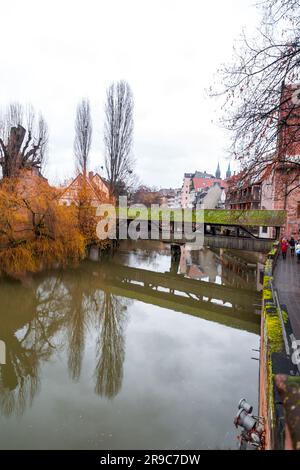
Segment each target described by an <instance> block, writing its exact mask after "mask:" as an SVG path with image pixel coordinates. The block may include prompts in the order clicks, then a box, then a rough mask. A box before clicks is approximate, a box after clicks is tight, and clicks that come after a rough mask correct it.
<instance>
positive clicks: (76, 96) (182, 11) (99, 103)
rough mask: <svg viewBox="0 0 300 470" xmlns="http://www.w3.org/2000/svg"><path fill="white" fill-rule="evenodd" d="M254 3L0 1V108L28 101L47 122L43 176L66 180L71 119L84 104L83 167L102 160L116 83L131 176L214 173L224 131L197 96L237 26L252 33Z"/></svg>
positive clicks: (175, 178)
mask: <svg viewBox="0 0 300 470" xmlns="http://www.w3.org/2000/svg"><path fill="white" fill-rule="evenodd" d="M253 4H254V0H214V1H209V0H207V1H206V0H204V1H201V0H84V1H83V0H81V1H77V0H72V1H70V0H51V1H50V0H47V1H46V0H44V1H40V0H39V1H38V0H26V1H24V0H14V1H12V0H2V1H1V27H0V44H1V66H0V105H1V107H3V106H5V105H6V104H7V103H9V102H10V101H20V102H22V103H24V104H26V103H32V105H33V106H34V107H35V109H36V110H39V111H41V112H42V113H43V114H44V116H45V118H46V120H47V122H48V125H49V131H50V146H49V162H48V166H47V170H46V173H47V176H48V177H49V178H50V180H51V181H58V180H60V181H61V180H63V179H64V178H66V177H70V175H71V174H73V173H74V158H73V139H74V119H75V111H76V106H77V103H78V101H79V100H80V99H81V97H85V96H86V97H88V98H90V101H91V107H92V117H93V146H92V152H91V164H90V166H91V169H95V168H96V167H100V166H101V165H103V163H104V158H103V110H104V103H105V93H106V88H107V86H108V85H109V84H110V82H111V81H113V80H119V79H126V80H127V81H128V82H129V83H130V85H131V87H132V90H133V93H134V99H135V139H134V140H135V145H134V155H135V157H136V159H137V173H138V175H139V177H140V178H141V180H142V181H143V182H144V183H146V184H149V185H156V186H162V187H171V186H172V187H179V186H181V183H182V177H183V173H184V172H186V171H194V170H207V171H210V172H214V171H215V169H216V166H217V163H218V160H219V161H220V165H221V170H222V172H223V174H224V171H225V170H226V167H227V165H228V161H226V160H225V159H226V156H227V155H226V148H227V147H228V144H229V136H228V134H227V133H226V132H225V131H224V130H222V129H220V128H219V127H218V126H217V125H216V124H214V123H213V122H212V121H213V120H216V118H217V115H218V107H219V105H218V104H217V103H216V102H214V101H212V100H211V99H209V98H208V97H207V94H206V91H205V90H206V89H208V88H209V86H210V85H211V84H212V81H213V80H214V74H215V72H216V70H217V68H218V67H219V66H220V65H221V64H222V63H223V62H226V61H228V60H230V58H231V56H232V48H233V45H234V41H235V40H236V39H238V37H239V34H240V33H241V31H242V28H243V27H245V26H247V28H250V29H252V30H253V29H254V27H255V26H256V25H257V24H258V18H259V15H258V12H257V11H256V9H255V7H254V6H253Z"/></svg>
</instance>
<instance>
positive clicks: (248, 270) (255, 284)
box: [217, 248, 264, 290]
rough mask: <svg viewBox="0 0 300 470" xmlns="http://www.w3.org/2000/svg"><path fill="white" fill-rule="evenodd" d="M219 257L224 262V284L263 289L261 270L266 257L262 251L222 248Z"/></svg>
mask: <svg viewBox="0 0 300 470" xmlns="http://www.w3.org/2000/svg"><path fill="white" fill-rule="evenodd" d="M217 256H218V255H217ZM219 257H220V260H221V263H222V270H223V275H222V281H223V284H224V285H227V286H231V287H244V288H248V289H251V288H253V289H255V290H261V289H262V274H261V272H262V270H263V258H264V255H263V254H262V253H259V254H258V253H247V252H242V251H238V250H235V251H234V250H226V249H222V248H221V249H220V254H219ZM251 257H252V259H251ZM249 260H250V261H249ZM233 274H234V275H233Z"/></svg>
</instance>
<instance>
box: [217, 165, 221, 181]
mask: <svg viewBox="0 0 300 470" xmlns="http://www.w3.org/2000/svg"><path fill="white" fill-rule="evenodd" d="M216 178H218V179H221V170H220V163H218V168H217V171H216Z"/></svg>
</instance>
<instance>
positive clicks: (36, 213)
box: [0, 171, 85, 276]
mask: <svg viewBox="0 0 300 470" xmlns="http://www.w3.org/2000/svg"><path fill="white" fill-rule="evenodd" d="M84 256H85V240H84V237H83V236H82V234H81V233H80V230H79V225H78V217H77V211H76V208H74V207H65V206H61V205H59V204H58V193H57V190H56V189H54V188H51V187H50V186H49V184H48V182H47V181H46V180H44V179H43V178H41V177H39V176H35V175H33V174H32V173H30V172H26V171H25V172H23V173H22V174H19V177H18V178H5V179H3V180H2V181H1V185H0V271H1V272H2V273H6V274H8V275H12V276H20V275H23V274H25V273H26V272H37V271H40V270H41V269H44V268H48V267H53V266H54V265H60V266H65V265H67V264H69V263H78V262H79V261H80V260H81V259H83V258H84Z"/></svg>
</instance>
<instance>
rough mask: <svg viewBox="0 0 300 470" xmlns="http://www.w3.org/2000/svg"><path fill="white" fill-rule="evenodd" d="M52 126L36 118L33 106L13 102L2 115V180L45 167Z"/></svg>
mask: <svg viewBox="0 0 300 470" xmlns="http://www.w3.org/2000/svg"><path fill="white" fill-rule="evenodd" d="M47 144H48V127H47V124H46V121H45V120H44V118H43V117H42V116H41V115H40V116H39V117H38V118H37V117H36V114H35V111H34V109H33V108H32V107H31V106H28V107H26V108H24V107H23V106H22V105H21V104H19V103H12V104H10V105H9V106H8V108H7V109H6V110H5V111H4V112H2V113H0V166H1V168H2V177H3V178H9V177H15V176H17V175H18V172H19V171H20V170H23V169H26V168H36V169H38V170H40V169H41V168H42V167H43V165H44V164H45V159H46V154H47Z"/></svg>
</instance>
